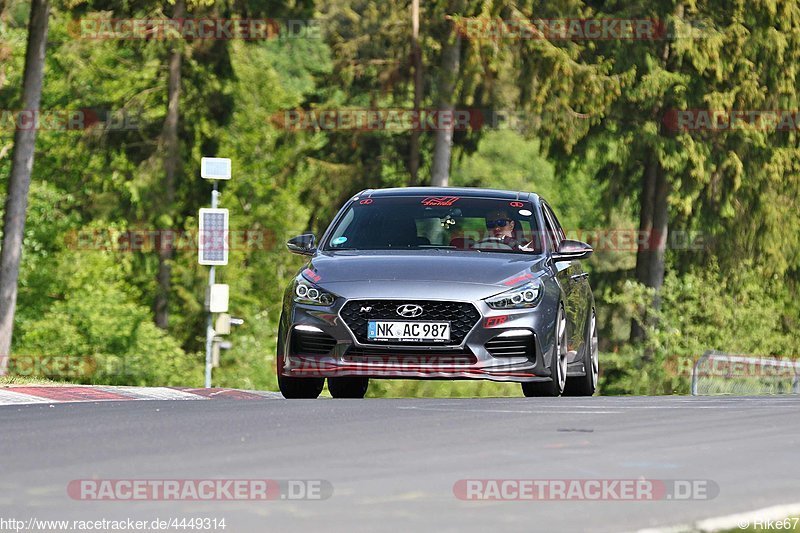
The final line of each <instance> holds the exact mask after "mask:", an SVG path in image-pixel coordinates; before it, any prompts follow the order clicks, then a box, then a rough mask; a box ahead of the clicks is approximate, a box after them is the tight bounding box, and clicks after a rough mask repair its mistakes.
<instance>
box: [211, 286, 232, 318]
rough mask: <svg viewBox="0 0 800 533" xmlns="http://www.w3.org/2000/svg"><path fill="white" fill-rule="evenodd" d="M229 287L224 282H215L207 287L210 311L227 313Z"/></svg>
mask: <svg viewBox="0 0 800 533" xmlns="http://www.w3.org/2000/svg"><path fill="white" fill-rule="evenodd" d="M229 294H230V291H229V288H228V286H227V285H225V284H224V283H215V284H213V285H211V286H210V287H209V288H208V311H209V312H210V313H227V312H228V299H229Z"/></svg>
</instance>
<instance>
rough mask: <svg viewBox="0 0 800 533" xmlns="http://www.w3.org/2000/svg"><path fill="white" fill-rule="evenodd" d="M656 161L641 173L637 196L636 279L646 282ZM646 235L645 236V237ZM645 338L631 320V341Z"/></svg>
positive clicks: (651, 161) (649, 163)
mask: <svg viewBox="0 0 800 533" xmlns="http://www.w3.org/2000/svg"><path fill="white" fill-rule="evenodd" d="M657 174H658V162H657V160H656V159H655V158H653V159H651V160H650V161H649V162H648V163H647V166H646V167H645V169H644V172H643V173H642V189H641V193H640V194H641V196H640V198H639V235H638V237H639V238H638V245H637V250H636V281H638V282H639V283H644V284H646V283H647V281H646V280H647V279H648V278H649V273H650V260H649V254H650V249H649V246H650V232H651V230H652V229H653V197H654V195H655V191H656V175H657ZM645 237H646V238H645ZM644 338H645V331H644V328H643V327H642V325H641V324H640V323H639V322H638V321H637V320H636V319H633V320H631V342H641V341H643V340H644Z"/></svg>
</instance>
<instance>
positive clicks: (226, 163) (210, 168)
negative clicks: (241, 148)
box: [200, 157, 231, 180]
mask: <svg viewBox="0 0 800 533" xmlns="http://www.w3.org/2000/svg"><path fill="white" fill-rule="evenodd" d="M200 177H201V178H203V179H206V180H229V179H231V160H230V159H229V158H227V157H203V158H201V159H200Z"/></svg>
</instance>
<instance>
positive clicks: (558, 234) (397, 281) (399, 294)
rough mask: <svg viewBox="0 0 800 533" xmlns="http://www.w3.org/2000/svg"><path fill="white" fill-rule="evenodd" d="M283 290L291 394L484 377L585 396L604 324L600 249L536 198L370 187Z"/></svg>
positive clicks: (308, 237) (306, 240) (284, 380)
mask: <svg viewBox="0 0 800 533" xmlns="http://www.w3.org/2000/svg"><path fill="white" fill-rule="evenodd" d="M287 246H288V248H289V250H290V251H292V252H294V253H297V254H301V255H305V256H308V257H309V258H310V260H309V262H308V263H307V264H306V265H305V266H304V267H303V268H302V269H301V271H300V272H299V273H298V274H297V276H296V277H295V278H294V280H293V281H292V283H291V284H290V286H289V287H288V288H287V289H286V293H285V296H284V300H283V308H282V313H281V319H280V326H279V333H278V348H277V374H278V383H279V386H280V390H281V393H282V394H283V395H284V396H285V397H286V398H316V397H317V396H319V394H320V393H321V392H322V389H323V386H324V383H325V379H326V378H327V380H328V390H329V391H330V393H331V395H332V396H333V397H334V398H363V397H364V395H365V394H366V392H367V388H368V386H369V380H370V378H410V379H489V380H494V381H512V382H519V383H521V384H522V392H523V393H524V395H525V396H560V395H562V394H564V395H580V396H591V395H592V394H594V392H595V389H596V387H597V376H598V355H597V324H596V313H595V308H594V297H593V296H592V290H591V288H590V286H589V282H588V279H587V278H588V274H587V273H586V272H585V271H584V270H583V268H582V267H581V263H580V260H582V259H585V258H587V257H589V256H590V255H591V253H592V248H591V247H590V246H589V245H588V244H586V243H583V242H579V241H574V240H568V239H566V237H565V234H564V230H563V229H562V227H561V225H560V224H559V222H558V219H557V218H556V215H555V213H554V212H553V210H552V209H551V208H550V206H549V205H548V204H547V202H546V201H545V200H544V199H542V198H541V197H539V196H538V195H536V194H532V193H526V192H515V191H500V190H488V189H472V188H430V187H416V188H396V189H379V190H366V191H363V192H360V193H358V194H356V195H355V196H353V197H352V198H350V199H349V200H348V201H347V203H345V205H344V206H343V207H342V208H341V210H340V211H339V213H338V214H337V215H336V217H335V218H334V220H333V222H332V223H331V225H330V226H329V227H328V229H327V230H326V231H325V234H324V235H323V236H322V238H321V239H320V240H319V241H317V240H316V238H315V236H314V235H312V234H305V235H300V236H298V237H294V238H293V239H291V240H289V242H288V243H287Z"/></svg>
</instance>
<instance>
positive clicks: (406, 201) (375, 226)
mask: <svg viewBox="0 0 800 533" xmlns="http://www.w3.org/2000/svg"><path fill="white" fill-rule="evenodd" d="M533 210H534V208H533V206H532V204H531V203H530V202H526V201H516V200H506V199H497V198H464V197H456V196H436V197H431V196H379V197H374V198H362V199H358V200H354V201H353V202H352V203H351V205H350V206H349V207H348V208H347V210H346V211H345V213H344V214H343V215H342V217H341V218H339V220H338V222H337V224H336V226H335V227H334V229H333V232H332V233H331V235H330V238H329V239H328V241H327V242H326V243H325V245H324V247H323V249H324V250H395V249H430V248H440V249H453V250H466V251H474V252H482V251H483V252H487V251H491V252H503V253H517V254H537V253H541V250H542V246H541V243H540V242H539V239H538V238H536V237H537V235H540V232H539V231H537V229H538V226H537V224H536V219H535V217H534V215H533Z"/></svg>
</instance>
